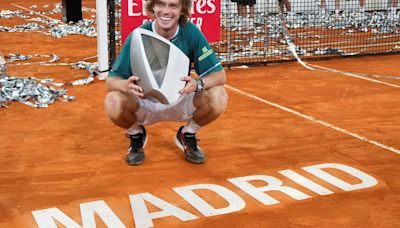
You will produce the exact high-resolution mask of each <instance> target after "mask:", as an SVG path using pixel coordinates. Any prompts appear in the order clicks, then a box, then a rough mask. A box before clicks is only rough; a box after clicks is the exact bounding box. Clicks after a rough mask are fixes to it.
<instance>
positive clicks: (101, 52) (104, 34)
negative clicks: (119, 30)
mask: <svg viewBox="0 0 400 228" xmlns="http://www.w3.org/2000/svg"><path fill="white" fill-rule="evenodd" d="M107 19H108V14H107V1H104V0H96V23H97V63H98V68H97V71H98V72H97V77H98V78H99V79H101V80H104V79H105V78H106V77H107V75H108V73H107V71H108V69H109V67H108V25H107Z"/></svg>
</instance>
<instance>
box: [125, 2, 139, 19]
mask: <svg viewBox="0 0 400 228" xmlns="http://www.w3.org/2000/svg"><path fill="white" fill-rule="evenodd" d="M138 6H139V5H138V4H137V3H136V2H133V0H128V16H130V17H137V16H141V15H142V12H139V13H135V8H136V7H138Z"/></svg>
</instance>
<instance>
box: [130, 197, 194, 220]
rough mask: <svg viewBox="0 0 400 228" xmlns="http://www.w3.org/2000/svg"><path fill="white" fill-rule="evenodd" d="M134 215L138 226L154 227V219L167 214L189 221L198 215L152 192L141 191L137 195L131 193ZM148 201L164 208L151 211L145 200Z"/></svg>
mask: <svg viewBox="0 0 400 228" xmlns="http://www.w3.org/2000/svg"><path fill="white" fill-rule="evenodd" d="M129 199H130V202H131V208H132V213H133V217H134V220H135V226H136V228H140V227H153V226H154V224H153V221H152V220H153V219H156V218H162V217H167V216H174V217H176V218H178V219H180V220H181V221H189V220H193V219H197V216H195V215H193V214H191V213H189V212H187V211H185V210H183V209H180V208H179V207H176V206H174V205H172V204H170V203H168V202H166V201H164V200H162V199H160V198H158V197H156V196H154V195H152V194H150V193H147V192H146V193H141V194H136V195H129ZM145 200H146V201H147V202H149V203H151V204H153V205H154V206H157V207H158V208H160V209H162V210H161V211H157V212H152V213H149V211H148V210H147V207H146V204H145V202H144V201H145Z"/></svg>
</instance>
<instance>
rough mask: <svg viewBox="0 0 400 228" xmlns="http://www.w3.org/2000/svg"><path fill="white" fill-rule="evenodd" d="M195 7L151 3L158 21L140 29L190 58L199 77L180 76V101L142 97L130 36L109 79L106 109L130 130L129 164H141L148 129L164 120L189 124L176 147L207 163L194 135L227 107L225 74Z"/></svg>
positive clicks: (164, 0) (173, 0)
mask: <svg viewBox="0 0 400 228" xmlns="http://www.w3.org/2000/svg"><path fill="white" fill-rule="evenodd" d="M191 5H192V1H191V0H148V1H147V5H146V10H147V11H148V12H149V13H150V15H151V16H152V17H153V18H154V21H153V22H147V23H145V24H143V25H142V26H141V27H142V28H144V29H148V30H150V31H153V32H155V33H157V34H159V35H161V36H163V37H165V38H166V39H168V40H170V41H171V42H172V43H173V44H175V45H176V46H177V47H178V48H179V49H180V50H182V51H183V52H184V53H185V54H186V55H187V56H188V57H189V59H190V61H191V64H193V66H194V70H195V72H196V74H197V75H199V76H200V77H198V78H193V77H190V76H188V75H182V77H181V80H183V81H186V84H185V86H184V88H182V89H181V90H180V91H179V93H180V94H181V97H180V99H179V100H178V101H177V102H175V103H173V104H171V105H164V104H161V103H159V102H157V101H155V100H152V99H151V98H149V97H144V94H143V89H142V88H141V87H140V86H138V85H137V81H138V80H139V77H138V76H136V75H132V70H131V63H130V43H131V35H130V36H128V37H127V39H126V41H125V44H124V47H123V48H122V51H121V53H120V55H119V56H118V58H117V60H116V61H115V63H114V64H113V67H112V70H111V71H110V72H109V75H108V77H107V79H106V85H107V88H108V90H109V92H108V94H107V96H106V98H105V111H106V113H107V115H108V117H109V118H110V120H111V121H112V122H113V123H114V124H116V125H117V126H119V127H122V128H124V129H126V133H127V134H126V135H127V136H128V138H129V139H130V146H129V149H128V154H127V158H126V160H127V163H128V164H129V165H139V164H142V163H143V161H144V159H145V154H144V149H143V148H144V145H145V142H146V139H147V134H146V128H145V126H147V125H151V124H153V123H157V122H160V121H184V122H186V124H185V125H184V126H182V127H180V128H179V130H178V131H177V134H176V139H175V143H176V144H177V146H178V147H179V148H181V149H182V150H183V151H184V155H185V158H186V160H187V161H189V162H191V163H195V164H200V163H204V161H205V155H204V152H203V150H202V149H201V148H200V146H199V145H198V143H197V141H198V140H197V137H196V133H197V132H198V131H199V130H200V129H201V128H202V127H203V126H205V125H207V124H209V123H211V122H212V121H214V120H215V119H217V118H218V117H219V116H220V115H221V114H222V113H223V112H224V111H225V109H226V106H227V102H228V95H227V94H226V91H225V89H224V87H223V85H224V83H225V81H226V76H225V71H224V70H223V68H222V66H221V63H220V62H219V60H218V59H217V57H216V55H215V53H214V52H213V50H212V48H211V46H210V44H209V43H208V41H207V40H206V38H205V37H204V35H203V34H202V32H201V31H200V30H199V29H198V28H197V27H196V26H195V25H194V24H193V23H191V22H189V21H188V19H189V17H190V9H191Z"/></svg>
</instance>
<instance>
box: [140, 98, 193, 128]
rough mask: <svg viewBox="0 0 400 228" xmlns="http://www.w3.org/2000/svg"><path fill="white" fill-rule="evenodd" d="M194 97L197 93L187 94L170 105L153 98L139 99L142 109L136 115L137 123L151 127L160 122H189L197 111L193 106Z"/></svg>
mask: <svg viewBox="0 0 400 228" xmlns="http://www.w3.org/2000/svg"><path fill="white" fill-rule="evenodd" d="M194 95H195V93H190V94H186V95H184V96H181V97H180V98H179V99H178V100H177V101H176V102H174V103H172V104H169V105H165V104H162V103H160V102H159V101H157V100H155V99H152V98H143V99H140V98H139V99H138V100H139V105H140V108H139V110H138V111H137V112H136V113H135V114H136V118H137V121H138V123H139V124H141V125H150V124H154V123H157V122H160V121H177V122H179V121H189V120H190V119H192V117H193V113H194V112H195V111H196V108H195V107H194V105H193V99H194Z"/></svg>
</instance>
